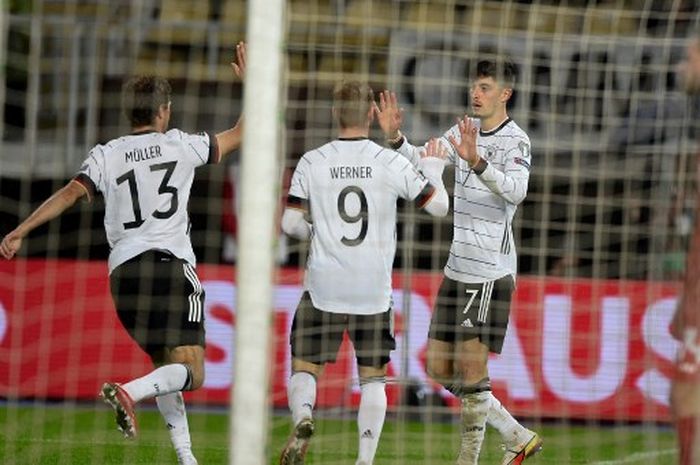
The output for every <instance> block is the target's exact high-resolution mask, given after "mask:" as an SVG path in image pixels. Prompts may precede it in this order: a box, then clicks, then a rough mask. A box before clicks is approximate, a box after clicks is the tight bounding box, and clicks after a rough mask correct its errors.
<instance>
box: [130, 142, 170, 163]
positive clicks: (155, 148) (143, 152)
mask: <svg viewBox="0 0 700 465" xmlns="http://www.w3.org/2000/svg"><path fill="white" fill-rule="evenodd" d="M162 156H163V154H162V153H161V152H160V145H151V146H150V147H144V148H142V149H134V150H132V151H131V152H126V153H125V154H124V161H126V162H127V163H128V162H133V161H144V160H150V159H152V158H160V157H162Z"/></svg>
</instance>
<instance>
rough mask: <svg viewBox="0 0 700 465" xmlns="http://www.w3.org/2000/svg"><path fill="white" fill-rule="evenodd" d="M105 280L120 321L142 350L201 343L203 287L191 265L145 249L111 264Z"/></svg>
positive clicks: (150, 351)
mask: <svg viewBox="0 0 700 465" xmlns="http://www.w3.org/2000/svg"><path fill="white" fill-rule="evenodd" d="M109 283H110V288H111V291H112V298H113V299H114V304H115V306H116V309H117V315H118V316H119V320H120V321H121V323H122V325H123V326H124V328H125V329H126V330H127V332H128V333H129V335H130V336H131V337H132V338H133V339H134V341H136V343H137V344H138V345H139V346H140V347H141V348H142V349H143V350H144V351H146V353H148V354H154V353H158V352H159V351H162V349H163V348H168V349H172V348H174V347H178V346H185V345H199V346H202V347H204V289H203V288H202V285H201V283H200V282H199V278H198V277H197V273H196V272H195V269H194V267H193V266H192V265H190V264H189V263H187V262H186V261H184V260H181V259H179V258H177V257H175V256H173V255H171V254H170V253H167V252H161V251H156V250H149V251H147V252H144V253H142V254H140V255H137V256H136V257H134V258H132V259H130V260H129V261H127V262H125V263H123V264H121V265H119V266H118V267H117V268H115V269H114V270H113V271H112V274H111V275H110V278H109Z"/></svg>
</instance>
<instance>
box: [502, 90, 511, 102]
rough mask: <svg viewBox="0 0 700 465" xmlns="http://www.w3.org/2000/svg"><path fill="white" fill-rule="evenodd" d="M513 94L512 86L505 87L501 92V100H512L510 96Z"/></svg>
mask: <svg viewBox="0 0 700 465" xmlns="http://www.w3.org/2000/svg"><path fill="white" fill-rule="evenodd" d="M512 96H513V89H511V88H510V87H505V88H504V89H503V91H502V92H501V101H502V102H504V103H505V102H507V101H508V100H510V98H511V97H512Z"/></svg>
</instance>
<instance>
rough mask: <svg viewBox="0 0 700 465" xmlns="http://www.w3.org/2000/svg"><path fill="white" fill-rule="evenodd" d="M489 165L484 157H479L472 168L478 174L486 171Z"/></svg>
mask: <svg viewBox="0 0 700 465" xmlns="http://www.w3.org/2000/svg"><path fill="white" fill-rule="evenodd" d="M488 167H489V162H487V161H486V160H484V159H483V158H479V161H478V162H476V165H474V166H472V169H473V170H474V172H475V173H476V174H477V175H479V176H480V175H482V174H483V173H484V171H486V168H488Z"/></svg>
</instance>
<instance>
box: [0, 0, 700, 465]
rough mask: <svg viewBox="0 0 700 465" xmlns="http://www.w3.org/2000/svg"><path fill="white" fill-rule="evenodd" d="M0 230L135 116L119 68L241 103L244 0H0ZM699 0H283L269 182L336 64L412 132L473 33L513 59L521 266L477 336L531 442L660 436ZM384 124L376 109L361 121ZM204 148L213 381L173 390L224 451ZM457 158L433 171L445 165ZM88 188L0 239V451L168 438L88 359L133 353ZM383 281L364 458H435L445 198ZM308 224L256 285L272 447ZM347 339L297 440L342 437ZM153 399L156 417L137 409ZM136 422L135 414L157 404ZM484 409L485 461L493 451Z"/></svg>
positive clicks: (300, 136)
mask: <svg viewBox="0 0 700 465" xmlns="http://www.w3.org/2000/svg"><path fill="white" fill-rule="evenodd" d="M2 2H3V3H0V5H2V7H1V8H0V27H1V29H0V70H2V73H0V108H3V109H4V111H3V113H2V116H3V117H2V122H1V124H0V234H2V235H4V234H5V233H7V232H9V231H10V230H11V229H12V228H14V226H15V225H16V224H17V222H18V220H19V219H20V218H24V217H25V216H26V215H27V214H28V213H29V212H30V211H31V210H32V209H33V208H34V207H35V206H36V205H38V203H39V202H40V201H42V200H43V199H45V198H46V197H47V196H48V195H50V193H51V192H53V191H54V190H55V189H57V188H59V187H60V186H62V185H63V184H64V183H65V181H66V180H67V179H69V178H70V177H71V176H72V174H73V173H74V172H75V171H76V170H77V169H78V168H79V166H80V163H81V162H82V160H83V159H84V157H85V155H86V154H87V151H88V150H89V149H90V148H91V147H92V146H93V145H94V144H96V143H101V142H106V141H107V140H109V139H111V138H113V137H116V136H118V135H121V134H122V133H124V132H127V131H128V127H127V124H126V121H125V119H124V118H123V117H122V116H121V114H120V111H119V90H120V86H121V82H122V79H123V78H124V77H125V76H127V75H130V74H132V73H155V74H160V75H163V76H165V77H167V78H168V79H169V80H170V81H171V83H172V85H173V88H174V97H173V110H174V111H173V119H172V123H171V125H172V126H175V127H179V128H181V129H183V130H185V131H190V132H194V131H199V130H209V131H218V130H222V129H225V128H227V127H229V126H230V125H231V124H232V123H233V122H234V121H235V119H236V118H237V116H238V114H239V113H240V111H241V106H242V105H241V102H242V91H241V84H240V83H239V82H237V81H235V80H234V79H233V76H232V73H231V71H230V68H229V66H228V63H229V62H231V61H232V60H233V56H234V46H235V44H236V43H237V42H238V41H240V40H243V39H245V34H246V1H244V0H201V1H189V0H131V1H129V0H113V1H106V0H104V1H100V0H65V1H58V0H33V1H32V0H2ZM699 22H700V6H699V5H698V4H697V2H695V1H692V0H598V1H596V0H569V1H563V2H557V1H549V0H531V1H515V0H504V1H487V0H473V1H467V0H441V1H423V0H383V1H382V0H308V1H302V0H290V1H288V2H287V13H286V31H285V35H284V37H285V40H284V43H283V44H282V46H283V49H284V52H285V58H286V63H285V67H286V70H285V73H284V76H283V82H284V90H283V95H284V101H283V108H284V114H283V120H284V122H285V130H284V134H282V140H283V146H284V150H283V153H282V155H281V156H282V157H283V160H284V161H283V162H282V163H281V165H283V169H282V170H281V172H280V178H279V194H280V201H282V200H283V199H284V196H285V189H286V186H287V184H288V182H289V177H290V174H291V170H292V169H293V167H294V166H295V164H296V161H297V160H298V158H299V157H300V156H301V154H303V153H304V152H305V151H306V150H307V149H309V148H312V147H314V146H317V145H319V144H321V143H323V142H324V141H326V140H327V139H329V138H332V137H333V128H332V125H331V118H330V107H331V89H332V87H333V85H334V83H335V82H336V81H337V80H339V79H340V78H354V79H360V80H368V81H369V82H370V84H371V85H372V86H373V88H374V89H375V91H378V90H381V89H385V88H388V89H392V90H395V91H396V92H397V93H398V97H399V100H400V102H402V104H403V106H404V108H405V109H406V122H405V129H406V131H405V132H406V133H407V134H409V135H410V137H411V139H412V140H413V141H422V140H425V139H427V138H428V137H429V136H432V135H435V134H438V133H442V132H443V131H444V130H445V129H447V128H448V127H449V126H451V124H452V123H453V121H454V118H455V117H456V116H458V115H461V114H462V113H463V112H464V111H465V110H466V109H467V103H468V93H467V89H468V85H469V83H468V81H467V79H466V78H465V76H466V73H467V71H468V70H469V69H470V65H472V64H473V63H474V61H475V59H476V58H477V57H478V56H480V55H482V54H484V53H497V54H504V53H505V54H508V55H510V56H511V58H512V59H513V60H514V61H515V63H516V64H517V66H518V68H519V74H520V77H519V83H518V88H517V91H516V94H515V99H514V100H513V102H512V106H511V108H510V114H511V116H512V117H513V118H514V119H515V120H516V122H518V123H519V124H520V126H521V127H523V128H524V129H525V130H526V131H527V132H528V133H529V135H530V138H531V140H532V148H533V150H532V152H533V164H532V166H533V169H532V174H531V178H530V188H529V195H528V197H527V199H526V201H525V202H524V203H523V204H522V205H521V206H520V208H519V213H518V218H517V221H516V223H515V231H516V243H517V244H518V247H519V263H520V273H521V274H520V279H519V284H518V290H517V293H516V303H515V309H514V312H515V315H514V322H513V324H512V326H511V330H510V333H509V336H508V341H507V343H506V351H505V352H504V354H503V355H502V356H501V357H497V358H494V359H493V360H492V361H491V362H492V364H491V372H492V375H493V376H492V379H494V384H495V389H496V394H497V395H498V396H499V397H500V398H501V399H502V400H503V401H504V403H505V404H506V405H507V406H509V407H511V408H512V411H513V412H514V413H516V414H517V415H518V416H519V417H521V418H524V419H526V421H527V422H528V425H532V427H535V428H541V429H542V430H543V431H544V439H545V450H544V452H543V453H542V454H541V455H540V456H537V457H536V458H533V459H532V463H534V464H536V463H552V464H553V463H558V464H567V463H572V464H573V463H577V464H578V463H596V464H601V463H606V464H618V463H629V464H646V463H649V464H652V463H653V464H656V463H659V464H660V463H668V462H669V461H673V460H675V454H676V452H675V443H674V439H673V435H672V433H671V431H670V429H669V428H668V426H667V425H668V421H669V415H668V408H667V404H668V401H667V395H668V375H669V372H670V370H669V369H670V360H671V359H672V358H673V354H674V350H675V346H674V342H673V341H672V339H671V337H670V335H669V333H668V329H667V327H668V322H669V321H670V317H671V312H672V311H673V308H674V305H675V299H676V295H677V290H678V285H677V283H678V278H679V277H680V276H681V274H682V272H683V266H684V253H685V247H686V242H687V239H688V235H689V233H690V227H691V225H692V221H693V220H692V211H693V208H694V205H693V199H694V198H695V189H696V187H695V184H694V182H693V179H694V174H695V170H696V156H695V154H696V153H697V146H696V145H697V140H696V139H697V136H698V133H697V129H696V126H695V125H694V121H695V120H696V119H697V117H698V105H697V102H695V101H688V100H687V98H686V97H685V96H683V95H682V94H681V93H680V92H679V90H678V88H677V83H676V77H675V66H676V64H677V63H678V62H679V61H680V60H681V58H682V57H683V55H684V51H685V49H684V46H685V42H686V41H685V39H686V37H687V36H688V34H689V33H691V32H692V31H693V30H695V29H696V28H697V26H698V23H699ZM374 135H375V136H376V138H377V139H378V140H379V139H380V138H381V135H380V134H379V132H378V131H377V132H376V133H375V134H374ZM232 158H234V160H233V161H232V162H231V163H230V164H229V165H228V166H227V167H226V168H225V169H218V168H205V169H203V170H201V172H200V173H199V175H198V177H197V178H196V180H195V186H194V189H193V197H192V199H191V202H190V212H191V219H192V223H193V229H192V240H193V244H194V246H195V251H196V253H197V255H198V258H199V261H200V263H201V265H200V267H199V269H200V270H201V273H202V278H203V283H204V286H205V289H206V291H207V297H208V303H207V308H206V311H207V313H206V315H207V318H208V323H207V324H208V326H207V330H208V341H207V343H208V347H207V375H208V380H207V381H206V382H205V388H204V389H203V390H201V391H199V392H197V393H195V394H193V395H192V396H190V400H191V402H192V404H193V405H196V406H197V408H196V409H195V411H194V412H193V413H192V419H191V429H192V430H193V439H194V441H193V442H194V450H195V453H197V451H198V450H200V451H202V452H201V454H202V455H201V457H203V460H202V459H200V461H201V462H202V463H224V462H225V461H226V455H227V450H228V445H227V437H226V429H227V428H228V426H227V422H226V421H225V416H226V413H227V399H228V390H229V389H230V386H231V384H232V382H233V374H232V368H231V366H232V360H233V358H234V357H235V354H233V353H232V343H233V340H234V338H235V322H236V318H235V305H234V302H235V295H236V286H235V282H234V279H233V270H234V267H235V263H236V256H237V255H236V230H237V207H238V203H237V199H238V198H239V196H238V192H237V190H236V189H237V177H238V173H239V166H238V163H237V162H236V160H235V159H236V158H237V157H232ZM445 176H446V178H445V179H446V180H447V185H448V186H449V184H450V181H449V180H450V179H451V176H452V173H451V172H447V173H446V174H445ZM103 213H104V209H103V204H102V203H101V202H100V200H99V199H98V200H97V201H96V202H95V203H94V204H93V205H81V206H78V207H75V208H74V209H73V210H71V212H69V213H68V214H66V215H65V216H64V217H63V218H61V219H60V220H56V221H54V222H52V223H50V224H49V225H47V226H46V227H44V228H41V229H39V230H37V231H36V232H35V233H34V234H33V235H32V236H31V238H30V240H28V241H26V243H25V246H24V249H23V252H22V255H21V256H20V257H19V258H18V259H17V260H15V261H13V262H9V263H0V439H2V440H0V461H2V462H3V463H17V464H25V463H27V464H29V463H173V461H174V454H173V453H172V452H171V451H170V446H169V444H168V440H167V434H166V432H165V429H164V428H163V427H162V426H161V425H160V423H159V422H158V419H157V413H156V412H154V411H148V408H146V411H145V412H144V414H143V417H144V420H143V424H144V425H145V431H146V432H145V437H144V438H143V439H142V440H141V441H140V442H139V443H137V444H135V445H132V444H130V445H124V444H122V443H121V441H119V439H120V438H119V437H117V434H116V432H113V431H111V429H112V425H111V424H109V421H108V412H105V411H104V409H103V408H102V406H98V407H95V404H94V397H95V394H96V393H97V390H98V388H99V385H100V383H101V382H102V381H104V380H105V379H108V378H109V379H111V378H115V377H116V378H117V379H119V378H120V377H122V378H126V377H130V376H134V375H137V374H140V373H142V372H143V370H144V369H145V367H147V362H146V360H145V358H144V356H143V355H142V354H140V353H139V352H138V350H137V349H135V346H133V344H131V343H130V342H129V341H128V340H127V339H125V338H126V335H125V333H123V331H122V330H121V329H120V328H119V326H118V323H117V322H116V319H115V317H114V314H113V312H112V304H111V301H110V299H109V294H108V287H107V278H106V265H105V264H104V260H105V259H106V257H107V253H108V247H107V243H106V239H105V237H104V233H103V231H102V225H101V223H102V215H103ZM398 233H399V250H398V252H397V259H396V264H395V265H396V267H395V270H396V279H395V293H394V298H395V302H396V304H397V310H398V312H399V326H398V329H399V339H398V342H399V350H397V352H396V353H395V356H394V360H393V361H392V368H391V373H392V377H393V379H394V382H393V383H392V385H391V386H390V388H389V401H390V418H389V420H388V424H387V427H386V434H385V437H384V438H383V439H382V441H380V444H381V446H380V452H379V454H380V455H379V459H378V463H397V464H398V463H431V464H434V463H453V461H454V455H455V454H456V450H457V442H456V441H457V436H458V433H457V429H456V426H455V424H453V422H454V421H455V419H456V417H457V415H456V414H455V410H454V402H453V401H452V400H451V399H450V398H449V396H448V395H446V394H445V393H444V392H441V391H440V390H439V389H438V388H437V386H436V385H434V384H433V383H432V382H431V381H430V380H429V379H428V377H427V376H426V374H425V372H424V366H423V360H424V356H423V351H424V344H425V336H426V331H427V322H428V321H429V315H430V307H431V304H432V300H433V298H434V294H435V292H436V290H437V285H438V283H439V279H440V275H441V269H442V265H443V264H444V259H445V256H446V253H447V250H448V248H449V242H450V238H451V217H447V218H445V219H433V218H429V217H427V215H422V214H420V213H418V212H416V211H414V210H413V209H412V207H410V206H403V207H402V208H401V210H400V224H399V231H398ZM305 253H306V248H305V246H304V244H300V243H297V242H295V241H292V240H288V239H285V238H284V237H282V236H280V237H279V241H278V243H277V251H276V259H277V263H278V265H279V270H280V272H279V276H278V282H277V287H276V292H275V296H274V302H275V313H274V315H275V317H274V325H273V327H274V349H273V355H274V356H273V360H272V364H271V369H272V383H271V384H272V386H271V399H270V400H271V402H270V405H271V409H272V410H273V412H274V413H275V416H274V417H273V421H272V423H271V430H270V433H271V442H270V456H271V458H270V463H274V462H275V457H276V455H277V454H278V452H279V448H280V447H281V444H282V443H283V441H284V438H285V436H286V434H287V432H288V420H287V418H286V416H285V415H286V411H285V407H286V393H285V386H286V380H287V377H288V374H289V361H288V359H287V357H288V355H287V345H286V339H285V337H286V336H285V335H286V331H287V329H288V326H289V324H290V323H291V319H290V317H291V315H292V314H293V310H294V308H295V305H296V302H297V301H298V298H299V296H300V293H301V288H300V280H301V279H300V278H301V273H302V271H301V270H302V269H303V265H304V260H305V258H304V257H305ZM351 361H352V354H351V353H350V349H349V348H348V347H347V346H344V348H343V353H342V356H341V357H340V360H339V362H338V363H337V364H336V365H335V366H333V367H331V368H330V369H329V370H328V373H327V375H326V376H325V378H324V381H323V383H322V386H321V393H320V396H319V405H320V407H321V411H322V412H321V413H322V416H326V417H327V422H324V423H322V424H321V428H320V434H319V436H318V438H316V439H315V440H314V445H313V446H312V449H311V455H310V460H309V462H310V463H350V461H351V460H352V458H353V457H354V454H355V447H356V439H355V435H356V432H355V425H354V423H353V421H352V420H353V416H352V415H353V414H354V413H353V412H354V408H355V407H356V405H357V401H358V389H357V386H356V382H355V378H356V374H355V373H354V371H353V368H352V363H351ZM149 425H150V426H149ZM149 428H150V429H149ZM495 435H496V432H495V431H491V432H489V433H488V434H487V436H489V442H488V443H487V448H486V450H485V452H484V457H483V460H482V462H483V463H498V459H499V454H500V450H499V448H498V444H497V442H498V441H497V439H496V438H494V436H495Z"/></svg>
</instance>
